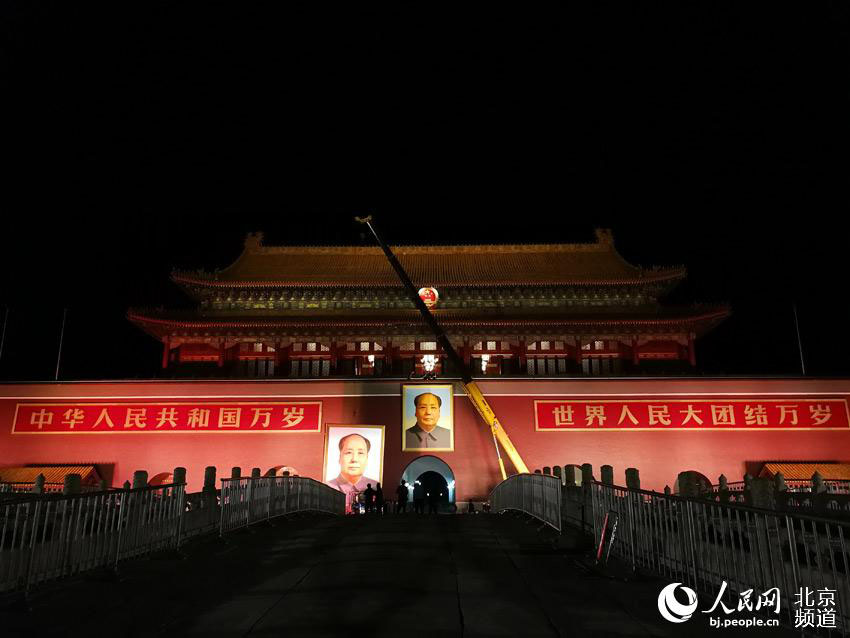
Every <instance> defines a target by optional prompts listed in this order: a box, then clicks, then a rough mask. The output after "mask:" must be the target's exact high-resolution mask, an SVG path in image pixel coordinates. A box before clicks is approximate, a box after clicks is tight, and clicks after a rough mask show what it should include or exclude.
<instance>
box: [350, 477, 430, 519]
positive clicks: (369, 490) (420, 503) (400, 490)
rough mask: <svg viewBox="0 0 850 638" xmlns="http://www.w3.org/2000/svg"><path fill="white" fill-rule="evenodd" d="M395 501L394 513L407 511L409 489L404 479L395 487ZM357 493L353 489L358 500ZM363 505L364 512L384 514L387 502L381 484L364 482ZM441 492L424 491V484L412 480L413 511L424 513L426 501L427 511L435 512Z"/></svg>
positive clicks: (355, 499)
mask: <svg viewBox="0 0 850 638" xmlns="http://www.w3.org/2000/svg"><path fill="white" fill-rule="evenodd" d="M395 493H396V502H395V513H396V514H406V513H407V502H408V500H409V498H410V489H409V487H408V484H407V483H406V482H405V481H402V482H401V484H400V485H399V486H398V487H397V488H396V491H395ZM357 494H360V492H357V491H356V490H355V491H354V495H355V497H354V499H353V500H354V501H358V500H359V499H358V498H357ZM362 494H363V506H364V507H365V509H366V513H378V514H384V513H386V506H387V503H386V501H384V490H383V488H382V487H381V484H380V483H378V482H376V483H375V487H374V488H373V487H372V484H371V483H367V484H366V489H365V490H363V492H362ZM441 496H442V493H440V492H435V491H432V492H426V491H425V486H424V485H422V483H420V482H419V481H416V482H414V484H413V511H414V512H415V513H416V514H424V513H425V501H426V500H427V502H428V513H429V514H436V513H437V509H438V506H439V504H440V497H441Z"/></svg>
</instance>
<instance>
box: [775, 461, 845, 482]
mask: <svg viewBox="0 0 850 638" xmlns="http://www.w3.org/2000/svg"><path fill="white" fill-rule="evenodd" d="M778 472H782V476H784V477H785V478H786V479H794V480H806V481H808V480H810V479H811V478H812V474H814V473H815V472H820V475H821V476H822V477H823V478H824V479H825V480H842V479H843V480H850V463H765V464H764V469H762V471H761V475H762V476H769V477H770V476H773V475H774V474H777V473H778Z"/></svg>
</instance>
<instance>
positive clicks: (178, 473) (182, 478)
mask: <svg viewBox="0 0 850 638" xmlns="http://www.w3.org/2000/svg"><path fill="white" fill-rule="evenodd" d="M171 476H172V479H171V482H172V483H174V484H175V485H180V484H181V483H185V482H186V468H185V467H175V468H174V471H173V472H172V473H171Z"/></svg>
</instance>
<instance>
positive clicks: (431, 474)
mask: <svg viewBox="0 0 850 638" xmlns="http://www.w3.org/2000/svg"><path fill="white" fill-rule="evenodd" d="M441 479H442V480H441ZM401 480H402V481H405V482H406V483H407V484H408V485H411V486H412V485H413V482H414V481H416V480H419V481H421V482H422V483H423V484H426V486H433V487H437V488H438V487H439V485H440V484H441V483H443V482H445V485H446V487H447V488H448V502H449V503H450V504H451V503H454V502H455V474H454V472H452V468H450V467H449V465H448V464H447V463H446V462H445V461H443V460H442V459H438V458H437V457H436V456H420V457H418V458H415V459H413V460H412V461H411V462H410V463H409V464H408V465H407V467H406V468H404V471H403V472H402V473H401Z"/></svg>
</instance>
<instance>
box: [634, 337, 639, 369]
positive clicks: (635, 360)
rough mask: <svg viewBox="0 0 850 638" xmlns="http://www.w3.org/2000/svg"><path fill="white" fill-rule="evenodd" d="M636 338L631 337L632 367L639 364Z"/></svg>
mask: <svg viewBox="0 0 850 638" xmlns="http://www.w3.org/2000/svg"><path fill="white" fill-rule="evenodd" d="M638 354H639V353H638V338H637V337H632V365H634V366H637V365H638V364H639V363H640V357H639V356H638Z"/></svg>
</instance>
